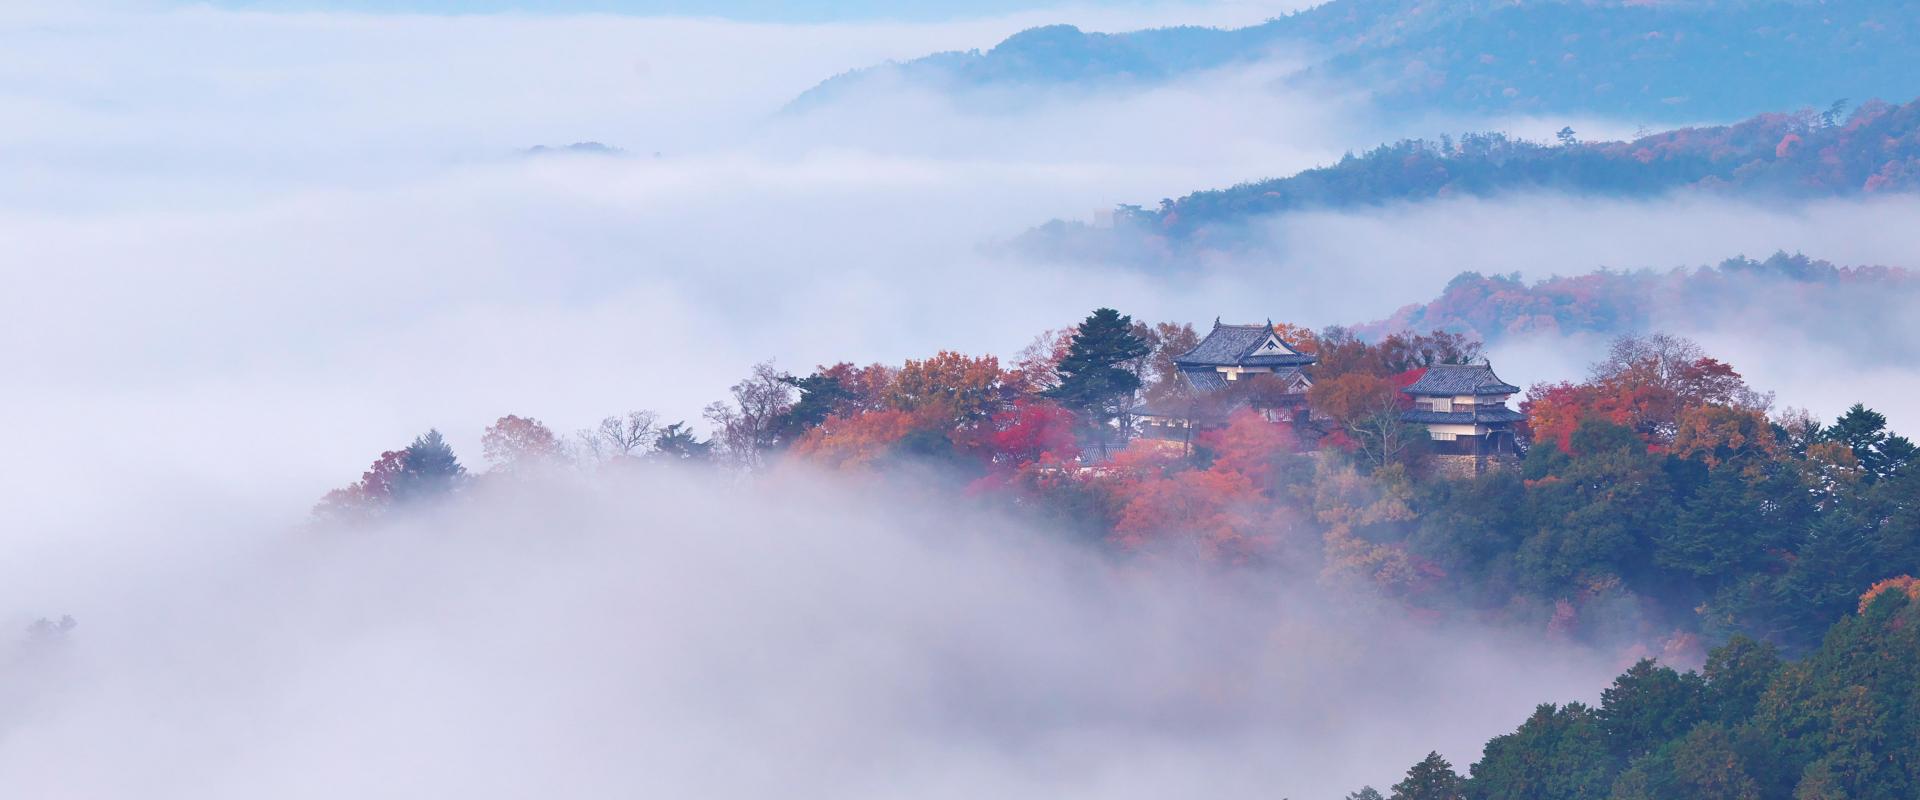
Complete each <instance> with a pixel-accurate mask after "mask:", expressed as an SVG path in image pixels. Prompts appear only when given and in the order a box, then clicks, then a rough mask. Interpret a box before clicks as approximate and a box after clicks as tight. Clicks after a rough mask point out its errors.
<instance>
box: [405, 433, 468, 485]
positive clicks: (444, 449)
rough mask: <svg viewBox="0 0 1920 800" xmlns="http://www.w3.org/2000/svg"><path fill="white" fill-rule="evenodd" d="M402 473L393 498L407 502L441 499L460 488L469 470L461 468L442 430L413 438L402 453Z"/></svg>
mask: <svg viewBox="0 0 1920 800" xmlns="http://www.w3.org/2000/svg"><path fill="white" fill-rule="evenodd" d="M402 453H403V457H402V460H401V466H400V472H399V474H398V475H396V476H395V477H394V480H393V499H394V501H395V502H398V503H408V502H414V501H419V500H425V499H429V498H434V497H441V496H444V495H447V494H450V493H452V492H453V491H454V490H456V489H458V488H460V484H461V482H462V481H464V480H466V477H467V468H466V467H463V466H460V459H458V458H456V457H454V454H453V448H452V447H451V446H449V445H448V444H447V440H446V439H445V438H442V437H441V436H440V431H439V430H428V431H427V432H426V433H423V434H421V435H419V436H416V437H414V439H413V443H412V444H409V445H407V448H406V449H405V450H404V451H402Z"/></svg>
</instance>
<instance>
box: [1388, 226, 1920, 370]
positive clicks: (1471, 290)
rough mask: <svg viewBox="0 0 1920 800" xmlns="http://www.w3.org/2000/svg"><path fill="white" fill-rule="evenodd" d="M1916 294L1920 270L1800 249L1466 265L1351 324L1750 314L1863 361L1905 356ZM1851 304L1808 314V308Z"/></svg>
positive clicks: (1704, 320) (1508, 329) (1590, 327)
mask: <svg viewBox="0 0 1920 800" xmlns="http://www.w3.org/2000/svg"><path fill="white" fill-rule="evenodd" d="M1916 301H1920V274H1916V273H1915V272H1913V271H1912V270H1909V269H1905V268H1901V267H1884V266H1859V267H1843V266H1835V265H1834V264H1832V263H1830V262H1827V261H1821V260H1818V259H1813V258H1809V257H1807V256H1805V255H1801V254H1798V253H1796V254H1793V255H1788V254H1786V253H1775V254H1773V255H1772V256H1769V257H1768V258H1766V259H1765V260H1758V261H1756V260H1754V259H1751V258H1744V257H1741V258H1730V259H1727V260H1725V261H1722V262H1721V263H1720V264H1719V265H1717V266H1710V267H1697V268H1681V269H1672V270H1664V271H1656V270H1633V271H1616V270H1605V269H1602V270H1595V271H1593V272H1589V273H1586V274H1581V275H1563V276H1556V277H1551V278H1545V279H1542V280H1537V281H1533V282H1528V281H1526V280H1524V279H1522V278H1521V276H1520V275H1518V274H1512V275H1483V274H1481V273H1478V272H1463V273H1460V274H1459V275H1457V276H1455V277H1454V279H1453V280H1452V281H1450V282H1448V283H1447V287H1446V289H1445V290H1444V291H1442V292H1441V294H1440V296H1439V297H1436V298H1434V299H1433V300H1430V301H1428V302H1425V303H1416V304H1413V305H1408V306H1405V307H1403V308H1401V309H1400V310H1398V311H1396V312H1394V314H1393V315H1392V316H1390V317H1388V318H1386V319H1383V320H1379V321H1376V322H1371V323H1367V324H1364V325H1356V326H1353V327H1352V331H1353V332H1354V333H1355V334H1357V335H1359V336H1361V337H1362V338H1366V339H1371V340H1376V341H1377V340H1378V339H1379V338H1381V337H1384V336H1386V335H1389V334H1393V333H1398V332H1401V331H1423V332H1424V331H1431V330H1445V331H1448V332H1451V333H1459V334H1464V335H1466V336H1469V337H1471V338H1474V339H1477V340H1479V341H1482V342H1485V343H1487V344H1490V345H1497V344H1499V343H1501V342H1503V341H1505V340H1507V339H1509V338H1511V337H1521V338H1524V337H1529V336H1553V337H1558V336H1574V335H1593V336H1601V337H1613V336H1619V335H1622V334H1643V333H1648V332H1653V331H1661V330H1669V331H1671V330H1678V329H1684V328H1685V327H1686V326H1687V325H1689V324H1692V325H1705V326H1710V327H1722V326H1725V325H1726V324H1728V323H1729V322H1730V321H1733V320H1738V319H1744V320H1746V321H1747V322H1748V323H1750V324H1753V325H1757V326H1764V327H1766V328H1768V329H1769V330H1770V331H1773V332H1775V333H1778V334H1781V335H1785V334H1788V333H1791V334H1793V335H1794V336H1797V337H1801V338H1804V339H1807V340H1813V341H1821V342H1825V343H1828V344H1834V345H1845V346H1844V347H1842V348H1839V351H1840V352H1844V353H1846V354H1847V356H1848V357H1849V358H1851V359H1853V360H1854V361H1856V362H1858V363H1903V364H1904V363H1906V362H1907V361H1909V360H1910V359H1911V353H1909V352H1907V348H1906V347H1902V346H1899V345H1897V344H1894V343H1892V342H1888V341H1887V332H1888V331H1892V330H1897V329H1898V328H1899V327H1900V325H1901V324H1902V323H1901V321H1902V320H1904V319H1907V318H1909V317H1910V316H1911V309H1912V308H1913V305H1914V303H1915V302H1916ZM1813 308H1819V309H1836V308H1844V309H1847V313H1845V314H1819V315H1809V314H1806V313H1804V310H1805V309H1813Z"/></svg>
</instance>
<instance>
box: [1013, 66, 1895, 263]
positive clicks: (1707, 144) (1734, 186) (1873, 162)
mask: <svg viewBox="0 0 1920 800" xmlns="http://www.w3.org/2000/svg"><path fill="white" fill-rule="evenodd" d="M1915 189H1920V101H1914V102H1909V103H1906V104H1904V105H1892V104H1889V103H1885V102H1880V101H1869V102H1866V103H1863V104H1861V105H1860V107H1858V108H1857V109H1854V110H1853V111H1852V113H1851V114H1842V113H1839V112H1837V111H1834V110H1830V111H1828V112H1826V113H1813V112H1810V111H1808V112H1800V113H1793V114H1784V113H1773V114H1762V115H1760V116H1757V117H1753V118H1751V119H1748V120H1745V121H1742V122H1739V123H1736V124H1733V125H1721V126H1713V127H1702V128H1680V129H1677V130H1671V131H1666V132H1664V133H1657V134H1652V135H1648V136H1642V137H1640V138H1637V139H1633V140H1631V141H1618V142H1581V141H1578V140H1577V138H1576V136H1575V134H1573V133H1572V132H1566V133H1565V135H1564V136H1563V141H1561V142H1558V143H1555V144H1551V145H1549V144H1542V143H1537V142H1529V141H1524V140H1520V139H1515V138H1511V137H1508V136H1506V135H1503V134H1498V133H1483V134H1468V135H1464V136H1462V137H1460V138H1459V139H1458V140H1457V141H1456V140H1454V139H1452V138H1451V137H1441V138H1440V139H1439V140H1438V141H1431V140H1426V139H1408V140H1403V141H1399V142H1395V143H1393V144H1387V145H1382V146H1380V147H1377V148H1374V149H1373V150H1370V151H1367V152H1366V153H1363V154H1360V155H1348V156H1347V157H1346V158H1343V159H1341V160H1340V162H1339V163H1336V164H1333V165H1330V166H1326V167H1320V168H1316V169H1310V170H1307V171H1305V172H1301V173H1299V174H1296V175H1293V176H1290V177H1285V178H1274V179H1269V180H1262V181H1255V182H1251V183H1243V184H1240V185H1238V186H1234V187H1231V188H1227V189H1212V190H1206V191H1198V192H1194V193H1192V194H1189V195H1187V196H1185V197H1182V198H1180V199H1178V200H1163V201H1161V204H1160V206H1159V207H1158V208H1151V209H1150V208H1143V207H1140V206H1121V207H1120V208H1119V210H1118V212H1117V213H1116V214H1115V218H1114V222H1113V225H1112V227H1111V228H1106V227H1096V226H1090V225H1084V224H1076V223H1062V222H1054V223H1049V224H1048V225H1045V226H1042V227H1041V228H1038V229H1036V230H1035V231H1033V232H1031V233H1029V234H1027V235H1026V236H1025V237H1024V238H1023V239H1022V243H1023V244H1024V245H1026V246H1029V247H1035V248H1039V249H1040V250H1042V251H1046V252H1055V253H1059V254H1065V255H1097V256H1100V257H1105V258H1114V257H1118V258H1129V257H1130V260H1136V261H1137V260H1140V259H1142V258H1148V257H1150V256H1151V254H1155V253H1165V252H1177V251H1178V249H1179V248H1182V247H1196V246H1200V247H1204V246H1211V245H1230V244H1232V243H1233V242H1234V241H1235V240H1236V239H1237V237H1239V236H1240V235H1241V234H1242V233H1243V232H1244V224H1245V223H1246V222H1249V221H1251V220H1253V219H1255V218H1257V217H1259V216H1261V215H1268V214H1278V213H1284V212H1290V211H1306V210H1317V209H1342V208H1354V207H1364V206H1376V205H1383V204H1388V203H1395V202H1408V201H1419V200H1430V199H1436V198H1447V197H1490V196H1496V195H1503V194H1515V193H1522V192H1530V191H1553V192H1564V193H1572V194H1579V195H1591V196H1605V197H1627V198H1637V197H1652V196H1657V195H1661V194H1665V193H1670V192H1676V191H1682V190H1697V191H1703V192H1717V193H1725V194H1735V193H1737V194H1738V195H1740V196H1741V197H1743V198H1748V199H1753V198H1767V197H1777V198H1816V197H1841V196H1855V195H1865V194H1883V193H1894V192H1910V191H1913V190H1915Z"/></svg>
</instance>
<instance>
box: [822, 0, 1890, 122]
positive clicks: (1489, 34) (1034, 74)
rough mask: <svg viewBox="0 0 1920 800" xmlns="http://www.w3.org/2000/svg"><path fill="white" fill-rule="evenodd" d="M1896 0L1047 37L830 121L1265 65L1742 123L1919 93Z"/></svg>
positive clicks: (1427, 5) (1421, 98)
mask: <svg viewBox="0 0 1920 800" xmlns="http://www.w3.org/2000/svg"><path fill="white" fill-rule="evenodd" d="M1911 11H1912V10H1911V8H1910V7H1908V6H1907V4H1905V3H1901V2H1895V1H1894V0H1829V1H1828V2H1813V1H1812V0H1787V1H1774V2H1767V1H1765V0H1695V1H1693V2H1657V3H1655V2H1631V1H1629V0H1601V1H1600V2H1564V1H1559V0H1547V1H1546V2H1538V1H1535V2H1520V1H1519V0H1487V1H1486V2H1440V1H1439V0H1332V2H1328V3H1325V4H1324V5H1321V6H1317V7H1315V8H1312V9H1308V10H1306V11H1302V12H1299V13H1296V14H1292V15H1289V16H1284V17H1280V18H1276V19H1273V20H1270V21H1268V22H1266V23H1264V24H1261V25H1255V26H1251V27H1246V28H1237V29H1214V28H1196V27H1182V28H1165V29H1155V30H1143V31H1133V32H1128V33H1093V32H1086V31H1081V30H1079V29H1078V28H1075V27H1072V26H1070V25H1054V26H1047V27H1042V28H1034V29H1031V30H1027V31H1023V32H1021V33H1018V34H1015V35H1014V36H1012V37H1009V38H1008V39H1007V40H1005V41H1003V42H1001V43H1000V44H999V45H997V46H995V47H993V48H991V49H988V50H985V51H981V50H970V51H963V52H948V53H939V54H935V55H931V56H927V57H924V58H920V59H915V60H912V61H907V62H904V63H890V64H884V65H880V66H876V67H871V68H868V69H863V70H856V71H853V72H850V73H846V74H843V75H839V76H836V77H834V78H832V79H829V80H827V81H825V82H823V83H822V84H820V85H819V86H817V87H815V88H814V89H812V90H810V91H808V92H807V93H805V94H804V95H802V96H801V97H800V98H799V99H798V100H797V101H796V102H795V107H796V108H810V107H817V106H820V105H823V104H826V103H829V102H831V101H833V100H835V99H837V98H841V97H845V96H848V95H851V94H855V93H857V92H859V91H860V90H861V89H862V88H863V87H866V86H871V85H874V84H875V83H881V82H905V83H907V84H909V85H913V86H918V87H922V88H927V89H933V90H937V91H942V92H948V93H966V92H969V91H973V90H979V89H989V88H1005V87H1017V86H1060V85H1080V86H1090V85H1103V84H1107V85H1110V84H1128V83H1153V82H1159V81H1164V80H1167V79H1170V78H1174V77H1179V76H1182V75H1188V74H1192V73H1194V72H1197V71H1200V70H1206V69H1212V68H1216V67H1222V66H1228V65H1233V64H1244V63H1251V62H1256V61H1260V60H1262V59H1265V58H1267V57H1269V56H1271V55H1272V54H1274V53H1275V52H1276V51H1285V52H1287V53H1290V54H1293V55H1294V56H1296V57H1300V56H1304V57H1306V58H1308V59H1309V60H1310V62H1311V63H1312V66H1311V67H1310V68H1309V69H1307V70H1305V71H1303V72H1302V73H1300V74H1298V75H1296V76H1295V79H1296V81H1297V82H1299V83H1301V84H1303V85H1313V86H1320V87H1324V88H1333V89H1342V90H1356V89H1357V90H1360V91H1364V92H1369V93H1371V94H1373V95H1375V96H1376V98H1377V99H1378V100H1379V101H1380V105H1381V107H1382V109H1384V110H1389V111H1415V110H1424V109H1441V110H1454V111H1475V112H1528V113H1548V112H1587V113H1607V114H1623V115H1628V116H1631V117H1633V118H1635V119H1641V120H1667V121H1676V122H1677V121H1682V120H1700V119H1732V118H1737V117H1740V116H1744V115H1748V114H1754V113H1758V112H1760V111H1763V110H1766V109H1770V108H1781V107H1793V106H1800V105H1810V104H1818V105H1822V106H1824V105H1826V104H1827V103H1829V102H1831V101H1833V100H1834V99H1837V98H1842V97H1854V98H1859V97H1870V96H1884V97H1906V96H1911V95H1914V94H1920V14H1913V13H1911Z"/></svg>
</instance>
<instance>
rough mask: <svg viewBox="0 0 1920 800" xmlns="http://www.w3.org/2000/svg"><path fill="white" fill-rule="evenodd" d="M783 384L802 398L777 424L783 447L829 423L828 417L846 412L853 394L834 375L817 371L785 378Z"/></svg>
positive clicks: (781, 379)
mask: <svg viewBox="0 0 1920 800" xmlns="http://www.w3.org/2000/svg"><path fill="white" fill-rule="evenodd" d="M780 381H781V382H782V383H785V384H787V385H788V386H792V387H793V388H795V389H797V390H799V392H800V398H799V399H798V400H795V401H794V403H793V407H792V408H789V409H787V410H786V412H785V413H783V414H781V415H780V418H779V419H778V420H777V421H776V422H775V423H774V429H775V431H776V432H777V435H778V437H779V440H780V443H781V444H792V443H794V442H796V441H799V439H800V437H801V436H804V435H806V433H807V431H809V430H812V429H814V428H816V427H818V426H819V425H820V423H823V422H826V421H827V417H829V416H832V415H834V414H838V413H841V412H843V411H845V410H846V408H847V405H848V404H849V402H850V401H852V399H853V392H851V391H848V390H847V387H846V386H845V385H844V384H842V383H841V382H840V379H839V378H837V377H834V376H832V375H828V374H825V373H821V372H815V373H814V374H812V375H808V376H807V377H804V378H796V377H793V376H792V375H786V376H782V377H781V378H780Z"/></svg>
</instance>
